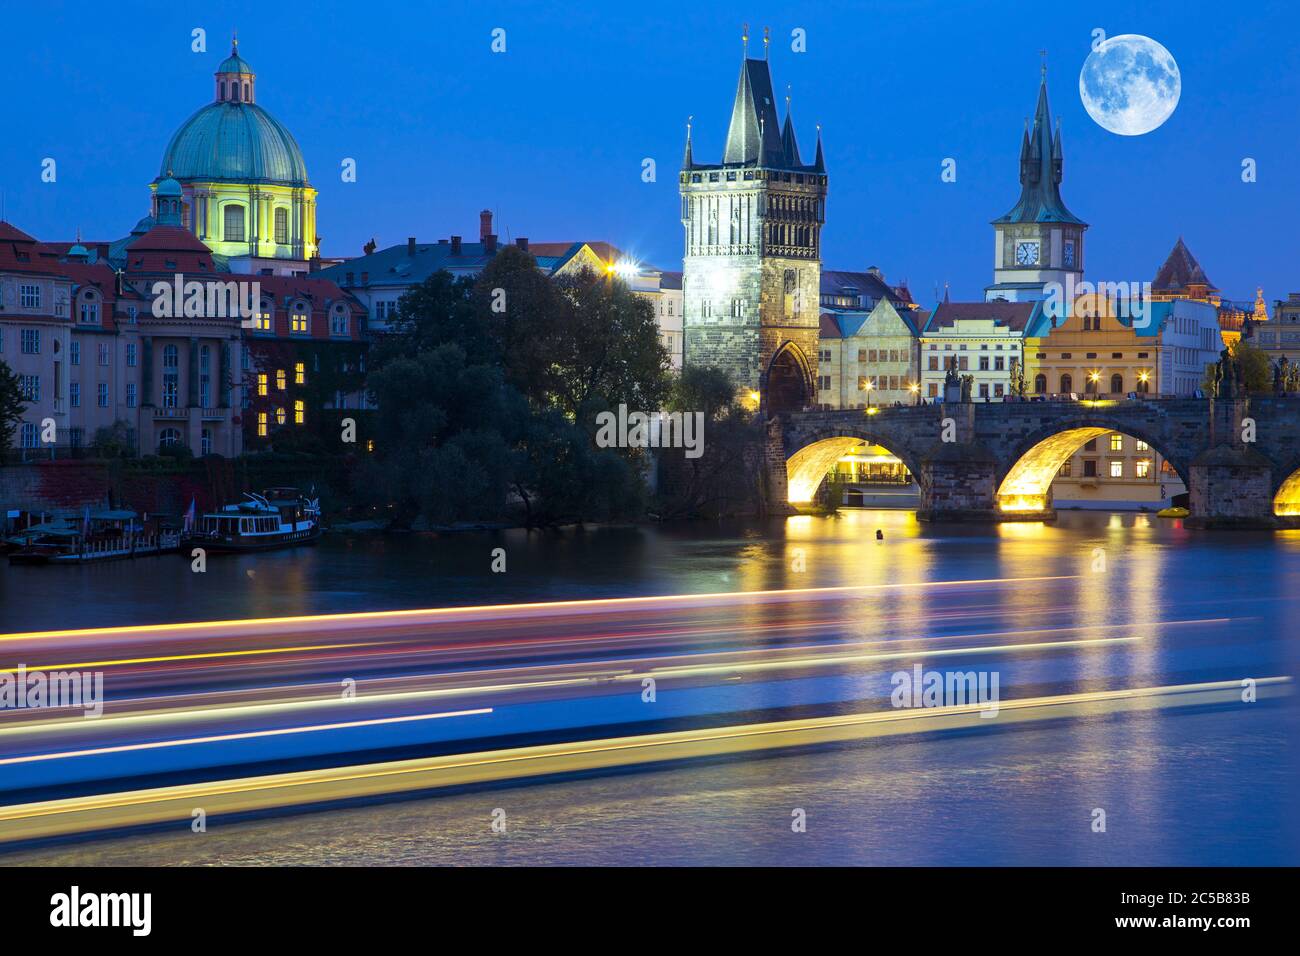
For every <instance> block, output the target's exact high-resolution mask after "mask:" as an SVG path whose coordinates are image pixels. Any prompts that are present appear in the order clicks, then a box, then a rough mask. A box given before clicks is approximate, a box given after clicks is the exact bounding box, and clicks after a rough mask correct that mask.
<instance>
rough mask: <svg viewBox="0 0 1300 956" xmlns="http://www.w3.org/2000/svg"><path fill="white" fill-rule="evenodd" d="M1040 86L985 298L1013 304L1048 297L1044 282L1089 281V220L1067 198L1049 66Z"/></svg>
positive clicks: (999, 226)
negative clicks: (1049, 90) (1085, 274)
mask: <svg viewBox="0 0 1300 956" xmlns="http://www.w3.org/2000/svg"><path fill="white" fill-rule="evenodd" d="M1042 73H1043V75H1042V80H1041V82H1040V83H1039V86H1038V106H1037V108H1036V109H1035V110H1034V126H1033V129H1032V130H1030V128H1029V121H1028V120H1025V134H1024V138H1023V139H1022V140H1021V143H1020V200H1019V201H1018V202H1017V203H1016V204H1015V205H1014V206H1013V207H1012V208H1011V210H1010V211H1009V212H1008V213H1006V215H1004V216H1000V217H999V218H997V219H994V220H993V230H994V232H995V234H996V241H995V242H994V246H993V284H992V285H990V286H988V287H987V288H986V289H985V290H984V299H985V301H986V302H991V301H993V300H994V299H1006V300H1007V301H1009V302H1024V301H1026V300H1035V299H1043V298H1045V297H1046V295H1045V293H1044V291H1043V285H1044V284H1045V283H1048V282H1057V283H1060V284H1061V286H1062V287H1063V288H1064V287H1065V286H1066V284H1067V282H1068V281H1070V279H1071V277H1072V279H1073V282H1074V283H1078V282H1081V281H1082V280H1083V263H1084V259H1083V234H1084V232H1085V231H1086V230H1087V228H1088V224H1087V223H1086V222H1084V221H1083V220H1082V219H1080V218H1079V217H1078V216H1076V215H1075V214H1074V213H1072V212H1070V210H1069V209H1067V208H1066V205H1065V202H1064V201H1063V200H1062V199H1061V178H1062V173H1063V170H1064V165H1065V156H1064V151H1063V150H1062V148H1061V126H1060V121H1059V120H1058V121H1057V126H1056V131H1055V133H1053V131H1052V113H1051V110H1049V109H1048V107H1047V65H1046V63H1044V65H1043V69H1042Z"/></svg>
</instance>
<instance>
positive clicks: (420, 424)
mask: <svg viewBox="0 0 1300 956" xmlns="http://www.w3.org/2000/svg"><path fill="white" fill-rule="evenodd" d="M370 391H371V394H372V395H373V396H374V398H375V400H376V402H377V403H378V406H379V411H378V414H377V415H376V416H375V420H374V421H375V444H376V458H375V460H374V461H371V462H367V463H366V464H365V465H364V466H363V471H364V474H363V476H362V483H361V484H362V487H364V488H366V489H367V493H368V496H369V497H370V499H371V501H372V503H374V504H376V505H381V506H385V507H390V508H391V509H392V511H393V515H392V517H393V519H394V520H395V521H396V522H397V523H398V524H399V525H403V526H404V525H409V524H410V522H412V521H414V520H415V519H416V518H417V517H419V516H421V515H422V516H424V517H425V518H426V519H427V520H429V521H432V522H435V523H444V524H445V523H450V522H453V521H463V520H497V519H499V518H500V517H501V516H502V513H503V510H504V507H505V501H506V493H507V489H508V487H509V484H510V478H511V475H512V471H513V453H512V447H513V446H514V444H515V443H516V441H517V437H518V435H519V433H520V432H521V430H522V428H523V426H524V419H525V417H526V406H525V405H524V403H523V402H522V399H520V398H519V397H518V395H517V394H516V393H514V392H513V391H512V390H510V389H508V388H507V387H506V386H505V384H504V382H503V381H502V375H501V370H500V369H499V368H497V367H495V366H493V365H486V364H470V363H469V360H468V358H467V356H466V354H465V350H464V349H463V348H461V347H460V346H459V345H456V344H446V345H441V346H438V347H437V348H435V349H432V350H430V351H425V352H420V353H418V354H416V355H412V356H408V357H405V358H399V359H393V360H390V361H389V362H388V363H387V364H386V365H384V367H383V368H381V369H379V370H378V371H376V372H374V373H373V374H372V375H371V377H370Z"/></svg>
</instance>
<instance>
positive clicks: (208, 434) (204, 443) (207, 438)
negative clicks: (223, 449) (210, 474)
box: [199, 428, 212, 455]
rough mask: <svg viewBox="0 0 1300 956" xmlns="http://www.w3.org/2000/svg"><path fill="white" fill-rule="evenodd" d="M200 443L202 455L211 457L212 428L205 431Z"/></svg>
mask: <svg viewBox="0 0 1300 956" xmlns="http://www.w3.org/2000/svg"><path fill="white" fill-rule="evenodd" d="M199 442H200V445H199V447H200V449H201V453H202V454H204V455H211V454H212V429H211V428H205V429H203V434H202V436H201V437H200V439H199Z"/></svg>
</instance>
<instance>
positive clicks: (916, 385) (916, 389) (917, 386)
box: [907, 382, 921, 405]
mask: <svg viewBox="0 0 1300 956" xmlns="http://www.w3.org/2000/svg"><path fill="white" fill-rule="evenodd" d="M907 390H908V391H909V392H911V393H912V397H913V399H914V401H913V402H912V404H913V405H920V404H921V383H920V382H913V383H912V384H911V385H909V386H907Z"/></svg>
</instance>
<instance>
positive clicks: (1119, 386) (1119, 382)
mask: <svg viewBox="0 0 1300 956" xmlns="http://www.w3.org/2000/svg"><path fill="white" fill-rule="evenodd" d="M1110 390H1111V392H1113V393H1114V394H1116V395H1120V394H1123V392H1124V376H1123V375H1120V374H1119V373H1118V372H1117V373H1115V374H1114V375H1112V376H1111V377H1110Z"/></svg>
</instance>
